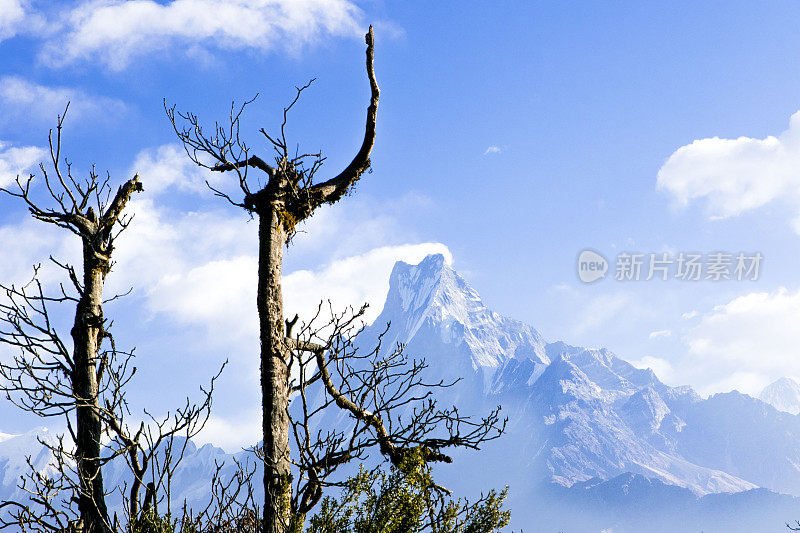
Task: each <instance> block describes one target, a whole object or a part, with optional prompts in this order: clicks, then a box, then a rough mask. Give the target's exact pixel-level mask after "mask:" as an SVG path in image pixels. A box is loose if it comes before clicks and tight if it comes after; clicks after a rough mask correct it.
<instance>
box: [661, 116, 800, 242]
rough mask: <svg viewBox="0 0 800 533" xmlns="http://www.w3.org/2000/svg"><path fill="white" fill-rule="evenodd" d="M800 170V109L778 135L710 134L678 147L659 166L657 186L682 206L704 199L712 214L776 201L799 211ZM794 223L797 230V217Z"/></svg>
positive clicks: (733, 213) (721, 214)
mask: <svg viewBox="0 0 800 533" xmlns="http://www.w3.org/2000/svg"><path fill="white" fill-rule="evenodd" d="M798 169H800V112H798V113H795V114H794V115H792V117H791V119H790V121H789V129H787V130H786V131H784V132H783V133H781V134H780V135H778V136H777V137H774V136H768V137H765V138H764V139H755V138H751V137H739V138H737V139H721V138H719V137H713V138H707V139H700V140H696V141H694V142H692V143H691V144H688V145H686V146H682V147H681V148H679V149H678V150H676V151H675V152H674V153H673V154H672V155H671V156H670V157H669V159H667V161H666V163H664V165H663V166H662V167H661V169H660V170H659V172H658V188H659V189H660V190H662V191H666V192H667V193H669V194H670V195H671V196H672V197H673V198H674V199H675V200H676V202H677V203H678V204H679V205H681V206H686V205H688V204H689V203H690V202H692V201H694V200H700V199H704V200H705V203H706V208H707V210H708V214H709V216H711V217H712V218H725V217H732V216H736V215H740V214H742V213H744V212H747V211H750V210H753V209H756V208H759V207H761V206H764V205H766V204H768V203H770V202H773V201H776V200H780V201H782V202H787V203H788V204H789V205H790V206H791V207H792V209H794V210H795V211H797V212H798V214H800V170H798ZM794 226H795V229H796V230H797V231H798V232H800V218H798V220H796V221H795V223H794Z"/></svg>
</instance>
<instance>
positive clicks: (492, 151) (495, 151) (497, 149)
mask: <svg viewBox="0 0 800 533" xmlns="http://www.w3.org/2000/svg"><path fill="white" fill-rule="evenodd" d="M502 152H503V150H501V149H500V147H499V146H490V147H488V148H487V149H486V151H485V152H483V155H489V154H500V153H502Z"/></svg>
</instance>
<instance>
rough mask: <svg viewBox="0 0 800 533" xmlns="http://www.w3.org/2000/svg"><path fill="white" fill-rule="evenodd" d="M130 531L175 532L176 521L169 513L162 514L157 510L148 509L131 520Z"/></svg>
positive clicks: (136, 532) (138, 532) (133, 532)
mask: <svg viewBox="0 0 800 533" xmlns="http://www.w3.org/2000/svg"><path fill="white" fill-rule="evenodd" d="M130 533H175V522H173V521H172V519H171V517H170V516H169V515H167V516H160V515H159V514H158V513H156V512H155V511H146V512H143V513H142V515H141V516H140V517H139V518H138V519H136V520H134V521H132V522H131V525H130Z"/></svg>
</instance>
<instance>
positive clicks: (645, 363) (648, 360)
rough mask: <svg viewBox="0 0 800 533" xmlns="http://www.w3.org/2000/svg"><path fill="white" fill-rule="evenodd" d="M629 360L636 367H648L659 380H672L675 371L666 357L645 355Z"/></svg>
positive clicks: (670, 381)
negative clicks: (635, 359)
mask: <svg viewBox="0 0 800 533" xmlns="http://www.w3.org/2000/svg"><path fill="white" fill-rule="evenodd" d="M629 362H630V364H632V365H633V366H635V367H636V368H649V369H650V370H652V371H653V372H655V374H656V376H658V378H659V379H660V380H661V381H664V382H669V383H673V382H674V379H675V371H674V370H673V368H672V365H671V364H670V362H669V361H667V360H666V359H662V358H660V357H653V356H650V355H646V356H644V357H642V358H641V359H639V360H637V361H629Z"/></svg>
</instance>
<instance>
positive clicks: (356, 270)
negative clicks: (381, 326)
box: [283, 242, 453, 322]
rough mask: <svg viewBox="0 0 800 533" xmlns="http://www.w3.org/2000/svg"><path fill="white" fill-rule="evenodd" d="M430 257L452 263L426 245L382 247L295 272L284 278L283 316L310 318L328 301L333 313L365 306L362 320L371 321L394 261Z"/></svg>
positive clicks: (437, 247)
mask: <svg viewBox="0 0 800 533" xmlns="http://www.w3.org/2000/svg"><path fill="white" fill-rule="evenodd" d="M429 254H443V255H444V256H445V260H446V261H447V262H448V263H452V261H453V256H452V254H451V253H450V250H449V249H448V248H447V246H445V245H444V244H441V243H435V242H428V243H421V244H405V245H400V246H384V247H381V248H376V249H374V250H370V251H369V252H367V253H364V254H360V255H356V256H352V257H347V258H344V259H339V260H336V261H332V262H330V263H328V264H327V265H325V266H324V267H323V268H320V269H317V270H313V271H312V270H298V271H294V272H291V273H289V274H287V275H286V276H284V278H283V290H284V294H285V297H286V305H285V308H286V314H287V315H291V316H293V315H294V314H295V313H298V314H299V315H300V317H301V319H302V318H303V317H310V316H313V314H314V312H315V311H316V309H317V305H318V304H319V302H320V301H323V300H324V301H327V300H331V303H332V304H333V309H334V310H341V309H344V308H345V307H346V306H348V305H353V306H355V307H358V306H359V305H361V304H362V303H368V304H369V309H368V310H367V313H366V315H365V317H364V319H365V320H366V321H367V322H372V320H374V319H375V318H376V317H377V316H378V315H379V314H380V312H381V310H382V309H383V303H384V300H385V299H386V293H387V292H388V291H389V274H390V273H391V272H392V267H393V266H394V264H395V263H396V262H397V261H405V262H406V263H410V264H417V263H419V262H420V261H421V260H422V259H424V258H425V256H427V255H429Z"/></svg>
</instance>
